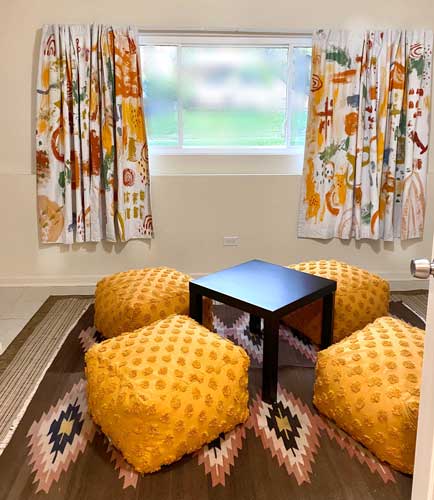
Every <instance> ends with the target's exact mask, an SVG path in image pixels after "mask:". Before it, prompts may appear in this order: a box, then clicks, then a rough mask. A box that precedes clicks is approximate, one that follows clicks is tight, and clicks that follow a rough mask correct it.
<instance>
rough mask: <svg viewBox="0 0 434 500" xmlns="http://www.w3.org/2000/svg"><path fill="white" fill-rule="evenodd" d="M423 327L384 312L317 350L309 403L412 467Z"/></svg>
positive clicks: (382, 454)
mask: <svg viewBox="0 0 434 500" xmlns="http://www.w3.org/2000/svg"><path fill="white" fill-rule="evenodd" d="M423 349H424V332H423V330H420V329H419V328H416V327H413V326H411V325H409V324H407V323H405V322H404V321H401V320H399V319H395V318H392V317H389V316H386V317H383V318H379V319H377V320H376V321H374V322H373V323H371V324H369V325H367V326H365V328H363V329H362V330H360V331H358V332H355V333H354V334H353V335H351V336H350V337H348V338H346V339H345V340H343V341H341V342H339V344H335V345H333V346H331V347H329V348H328V349H325V350H323V351H320V352H319V353H318V362H317V366H316V381H315V387H314V399H313V401H314V404H315V406H316V407H317V408H318V410H319V411H320V412H321V413H323V414H324V415H326V416H327V417H329V418H330V419H332V420H334V421H335V422H336V423H337V425H338V426H339V427H341V428H342V429H343V430H345V431H346V432H348V433H349V434H351V435H352V436H353V437H354V439H356V440H357V441H360V442H361V443H362V444H364V445H365V446H366V447H367V448H369V449H370V450H371V451H372V452H373V453H374V454H375V455H377V457H378V458H379V459H380V460H383V461H386V462H388V463H390V464H391V465H392V467H394V468H395V469H397V470H399V471H401V472H404V473H412V472H413V466H414V452H415V445H416V427H417V417H418V411H419V394H420V393H419V389H420V383H421V372H422V358H423Z"/></svg>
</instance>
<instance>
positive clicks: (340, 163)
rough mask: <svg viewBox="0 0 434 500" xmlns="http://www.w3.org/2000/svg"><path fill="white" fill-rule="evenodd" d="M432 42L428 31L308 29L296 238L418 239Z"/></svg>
mask: <svg viewBox="0 0 434 500" xmlns="http://www.w3.org/2000/svg"><path fill="white" fill-rule="evenodd" d="M432 46H433V34H432V32H430V31H413V32H408V31H407V32H405V31H401V30H389V31H368V32H365V33H356V32H347V31H327V30H319V31H317V32H316V33H315V34H314V37H313V49H312V78H311V92H310V99H309V113H308V126H307V132H306V146H305V158H304V170H303V182H302V189H301V199H300V211H299V222H298V235H299V237H309V238H334V237H338V238H342V239H348V238H352V237H354V238H356V239H361V238H368V239H384V240H387V241H390V240H393V238H401V239H402V240H406V239H410V238H419V237H422V235H423V227H424V218H425V200H426V178H427V169H428V141H429V126H430V99H431V65H432Z"/></svg>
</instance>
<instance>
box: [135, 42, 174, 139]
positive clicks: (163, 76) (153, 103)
mask: <svg viewBox="0 0 434 500" xmlns="http://www.w3.org/2000/svg"><path fill="white" fill-rule="evenodd" d="M140 50H141V53H140V55H141V61H142V69H143V71H142V74H143V93H144V99H145V116H146V125H147V132H148V140H149V144H150V145H151V146H176V145H178V81H177V71H176V60H177V56H176V52H177V47H173V46H154V47H150V46H142V47H141V48H140Z"/></svg>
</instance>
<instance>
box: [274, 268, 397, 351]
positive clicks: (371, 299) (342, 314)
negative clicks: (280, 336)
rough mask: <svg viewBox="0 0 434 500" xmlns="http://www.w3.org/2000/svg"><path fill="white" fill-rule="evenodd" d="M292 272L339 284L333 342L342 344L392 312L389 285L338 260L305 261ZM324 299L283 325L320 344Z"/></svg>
mask: <svg viewBox="0 0 434 500" xmlns="http://www.w3.org/2000/svg"><path fill="white" fill-rule="evenodd" d="M288 267H289V268H290V269H295V270H297V271H302V272H304V273H309V274H315V275H316V276H321V277H323V278H328V279H331V280H334V281H336V283H337V289H336V293H335V309H334V325H333V342H339V341H340V340H342V339H343V338H345V337H347V336H348V335H350V334H351V333H353V332H355V331H356V330H359V329H360V328H363V327H364V326H365V325H367V324H368V323H370V322H371V321H374V320H375V319H376V318H379V317H381V316H384V315H386V314H387V313H388V311H389V284H388V282H387V281H385V280H383V279H382V278H380V277H379V276H377V275H375V274H372V273H370V272H368V271H365V270H363V269H360V268H358V267H355V266H350V265H349V264H345V263H344V262H338V261H336V260H319V261H311V262H302V263H300V264H296V265H293V266H288ZM321 318H322V300H318V301H316V302H313V303H312V304H308V305H307V306H305V307H302V308H300V309H297V310H296V311H294V312H293V313H291V314H289V315H288V316H285V318H284V320H283V321H284V323H285V324H287V325H288V326H289V327H292V328H295V329H296V330H298V331H300V332H302V333H303V334H304V335H306V336H307V337H309V338H310V339H311V340H312V341H313V342H314V343H315V344H320V343H321Z"/></svg>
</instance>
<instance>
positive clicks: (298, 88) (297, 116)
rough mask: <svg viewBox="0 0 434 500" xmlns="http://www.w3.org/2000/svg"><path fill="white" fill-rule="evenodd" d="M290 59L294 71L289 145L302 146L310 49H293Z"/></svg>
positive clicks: (304, 134)
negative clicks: (291, 59)
mask: <svg viewBox="0 0 434 500" xmlns="http://www.w3.org/2000/svg"><path fill="white" fill-rule="evenodd" d="M292 57H293V68H294V71H293V74H292V78H291V120H290V122H291V130H290V145H291V146H303V145H304V141H305V136H306V123H307V103H308V99H309V87H310V65H311V59H312V49H311V48H310V47H309V48H307V47H294V48H293V51H292Z"/></svg>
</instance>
